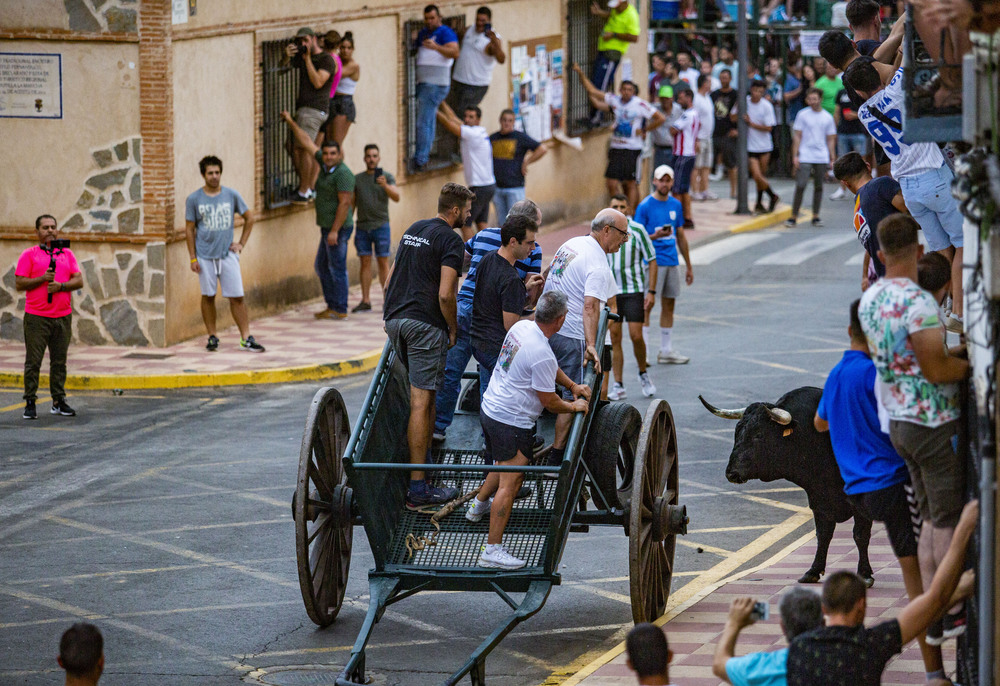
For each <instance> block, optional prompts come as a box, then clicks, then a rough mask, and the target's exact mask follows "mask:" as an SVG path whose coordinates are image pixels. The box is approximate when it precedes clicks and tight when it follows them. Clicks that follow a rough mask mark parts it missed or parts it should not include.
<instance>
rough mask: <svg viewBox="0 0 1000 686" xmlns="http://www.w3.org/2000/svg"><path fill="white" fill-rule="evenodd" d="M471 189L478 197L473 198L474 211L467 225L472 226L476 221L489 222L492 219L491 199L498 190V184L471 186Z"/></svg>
mask: <svg viewBox="0 0 1000 686" xmlns="http://www.w3.org/2000/svg"><path fill="white" fill-rule="evenodd" d="M469 190H470V191H472V192H473V193H475V194H476V197H475V198H473V199H472V213H471V214H470V215H469V219H468V221H466V222H465V225H466V226H472V225H473V224H474V223H476V222H482V223H483V224H485V223H487V222H488V221H489V220H490V201H491V200H492V199H493V194H494V193H495V192H496V190H497V186H496V184H495V183H493V184H490V185H489V186H469Z"/></svg>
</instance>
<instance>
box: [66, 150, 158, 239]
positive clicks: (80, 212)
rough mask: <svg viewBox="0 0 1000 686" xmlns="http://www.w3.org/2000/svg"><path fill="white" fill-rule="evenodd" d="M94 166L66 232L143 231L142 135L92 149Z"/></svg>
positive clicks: (137, 232)
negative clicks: (140, 137)
mask: <svg viewBox="0 0 1000 686" xmlns="http://www.w3.org/2000/svg"><path fill="white" fill-rule="evenodd" d="M92 157H93V160H94V167H95V168H94V170H93V173H92V174H91V175H90V177H89V178H88V179H87V180H86V181H84V184H83V191H82V192H81V193H80V197H79V199H78V200H77V201H76V208H75V211H74V212H73V213H72V214H70V216H69V217H67V218H66V219H65V220H64V221H63V222H62V224H61V225H60V229H61V230H62V231H64V232H69V231H72V232H74V233H75V232H79V231H89V232H94V233H108V232H113V233H121V234H140V233H142V148H141V140H140V139H139V138H138V137H135V138H130V139H126V140H124V141H121V142H119V143H115V144H114V145H111V146H108V147H106V148H99V149H97V150H94V151H92Z"/></svg>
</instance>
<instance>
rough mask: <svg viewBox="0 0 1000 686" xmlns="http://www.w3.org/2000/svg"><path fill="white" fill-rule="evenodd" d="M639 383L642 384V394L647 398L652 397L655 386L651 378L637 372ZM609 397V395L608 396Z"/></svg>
mask: <svg viewBox="0 0 1000 686" xmlns="http://www.w3.org/2000/svg"><path fill="white" fill-rule="evenodd" d="M639 385H640V386H642V394H643V395H644V396H646V397H647V398H652V397H653V396H654V395H656V386H654V385H653V381H652V379H650V378H649V374H648V373H646V372H642V373H641V374H639ZM608 397H609V398H610V397H611V396H610V395H609V396H608Z"/></svg>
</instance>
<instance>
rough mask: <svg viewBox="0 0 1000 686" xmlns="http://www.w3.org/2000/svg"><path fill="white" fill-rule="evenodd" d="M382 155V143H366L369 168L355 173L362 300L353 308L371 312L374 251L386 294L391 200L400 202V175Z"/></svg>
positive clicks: (390, 233) (380, 281)
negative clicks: (391, 170)
mask: <svg viewBox="0 0 1000 686" xmlns="http://www.w3.org/2000/svg"><path fill="white" fill-rule="evenodd" d="M381 161H382V157H381V155H380V154H379V149H378V146H377V145H375V144H374V143H369V144H368V145H366V146H365V170H364V171H363V172H361V173H360V174H355V175H354V206H355V207H357V208H358V226H357V229H358V231H357V233H355V234H354V249H355V250H356V251H357V253H358V259H359V260H361V270H360V274H359V277H360V281H361V302H359V303H358V304H357V305H355V306H354V308H353V309H352V310H351V312H367V311H369V310H371V309H372V301H371V298H370V297H369V293H370V292H371V285H372V253H373V252H374V253H375V259H376V260H378V282H379V284H380V285H381V286H382V295H385V282H386V280H387V279H388V278H389V248H390V245H391V243H392V230H391V229H390V228H389V201H390V200H392V201H393V202H399V189H398V188H396V179H395V178H394V177H393V175H392V174H390V173H389V172H387V171H383V170H382V167H380V166H379V163H380V162H381Z"/></svg>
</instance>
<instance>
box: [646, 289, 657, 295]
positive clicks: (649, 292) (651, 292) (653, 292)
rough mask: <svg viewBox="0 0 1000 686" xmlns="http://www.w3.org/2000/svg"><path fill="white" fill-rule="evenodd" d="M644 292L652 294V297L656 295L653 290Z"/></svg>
mask: <svg viewBox="0 0 1000 686" xmlns="http://www.w3.org/2000/svg"><path fill="white" fill-rule="evenodd" d="M646 292H647V293H652V294H653V295H656V291H654V290H649V291H646Z"/></svg>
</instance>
